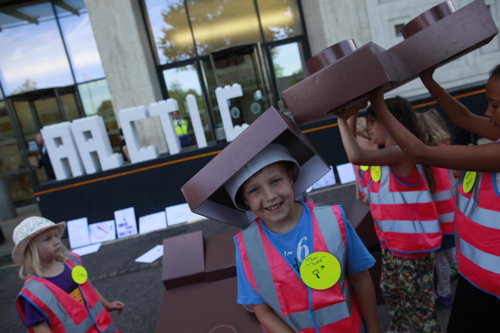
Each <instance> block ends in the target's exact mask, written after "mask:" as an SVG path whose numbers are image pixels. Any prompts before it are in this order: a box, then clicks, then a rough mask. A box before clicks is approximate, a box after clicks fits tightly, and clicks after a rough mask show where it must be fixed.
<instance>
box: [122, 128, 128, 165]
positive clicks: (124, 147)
mask: <svg viewBox="0 0 500 333" xmlns="http://www.w3.org/2000/svg"><path fill="white" fill-rule="evenodd" d="M120 137H121V141H120V151H121V153H122V156H123V161H124V162H129V161H130V154H129V152H128V148H127V143H126V142H125V137H124V136H123V131H122V129H121V128H120Z"/></svg>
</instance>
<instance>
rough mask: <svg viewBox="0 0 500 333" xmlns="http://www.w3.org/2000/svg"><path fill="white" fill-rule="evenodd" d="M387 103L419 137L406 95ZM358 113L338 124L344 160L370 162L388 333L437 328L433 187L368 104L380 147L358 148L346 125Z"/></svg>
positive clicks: (370, 196) (438, 235) (347, 114)
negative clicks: (377, 148)
mask: <svg viewBox="0 0 500 333" xmlns="http://www.w3.org/2000/svg"><path fill="white" fill-rule="evenodd" d="M387 104H388V107H389V110H390V112H391V113H392V114H393V115H395V116H396V117H397V119H398V120H399V121H400V122H401V124H403V126H404V127H405V128H407V129H409V130H410V131H411V132H412V133H414V134H415V135H417V136H419V137H420V136H421V134H420V127H419V126H418V121H417V118H416V115H415V112H414V111H413V109H412V107H411V104H410V103H409V102H408V101H407V100H406V99H404V98H401V97H395V98H391V99H388V100H387ZM357 112H358V108H357V107H354V108H352V109H350V110H347V111H345V112H343V113H342V114H340V115H339V117H338V124H339V129H340V134H341V137H342V142H343V144H344V147H345V150H346V152H347V156H348V157H349V161H350V162H351V163H353V164H358V165H367V166H370V170H369V172H370V176H371V182H370V185H369V186H368V191H367V193H368V202H369V204H370V211H371V214H372V217H373V220H374V222H375V232H376V233H377V237H378V238H379V240H380V245H381V248H382V276H381V281H380V285H381V290H382V294H383V295H384V299H385V303H386V305H387V308H388V312H389V315H390V317H391V322H390V324H389V331H390V332H408V329H409V328H408V322H410V323H411V324H412V325H413V326H414V328H415V330H416V331H417V332H442V331H443V330H442V328H441V325H440V323H439V319H438V316H437V311H436V306H435V298H434V264H435V258H436V255H435V253H434V252H435V251H436V250H437V249H439V247H440V246H441V235H442V233H441V229H440V227H439V221H438V214H437V210H436V206H435V204H434V202H433V199H432V195H431V192H432V191H433V190H435V186H436V184H435V181H434V177H433V175H432V170H431V168H430V167H422V166H420V165H416V164H415V163H413V162H412V161H411V160H410V159H409V158H408V157H407V156H406V155H405V153H404V152H403V151H402V150H401V148H399V146H398V145H396V144H395V142H394V139H393V138H392V137H391V135H390V134H389V132H388V131H387V130H386V129H385V127H384V126H383V125H382V123H381V122H380V121H379V120H378V119H377V117H376V115H375V113H374V111H373V109H372V107H370V108H368V110H367V112H366V119H367V129H368V134H369V136H370V139H371V140H372V141H373V142H374V143H375V144H377V145H379V146H384V148H383V149H379V150H374V151H367V150H364V149H362V148H361V146H360V145H359V144H358V142H357V141H356V140H355V138H354V136H353V135H352V130H351V129H350V127H349V124H348V119H349V118H350V117H351V116H353V115H355V114H357ZM424 173H425V175H424ZM426 176H427V177H426ZM427 181H429V184H428V183H427Z"/></svg>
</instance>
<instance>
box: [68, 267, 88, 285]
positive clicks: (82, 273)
mask: <svg viewBox="0 0 500 333" xmlns="http://www.w3.org/2000/svg"><path fill="white" fill-rule="evenodd" d="M87 276H88V274H87V270H86V269H85V268H84V267H83V266H75V267H73V269H72V270H71V277H72V278H73V281H75V282H76V283H78V284H84V283H85V282H87Z"/></svg>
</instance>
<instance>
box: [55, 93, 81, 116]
mask: <svg viewBox="0 0 500 333" xmlns="http://www.w3.org/2000/svg"><path fill="white" fill-rule="evenodd" d="M59 98H60V99H61V103H62V106H63V109H64V114H65V116H66V120H67V121H72V120H75V119H78V118H80V114H79V113H78V106H77V104H76V99H75V94H73V93H69V94H64V95H59Z"/></svg>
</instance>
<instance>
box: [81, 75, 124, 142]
mask: <svg viewBox="0 0 500 333" xmlns="http://www.w3.org/2000/svg"><path fill="white" fill-rule="evenodd" d="M78 91H79V93H80V98H81V100H82V104H83V110H84V112H85V115H86V116H94V115H99V116H101V117H102V118H103V120H104V125H105V126H106V131H107V132H108V134H109V139H110V142H111V146H112V147H113V148H115V147H119V144H120V136H119V133H118V124H117V122H116V117H115V112H114V109H113V104H112V103H111V95H110V94H109V89H108V84H107V83H106V80H99V81H93V82H89V83H84V84H80V85H78Z"/></svg>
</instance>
